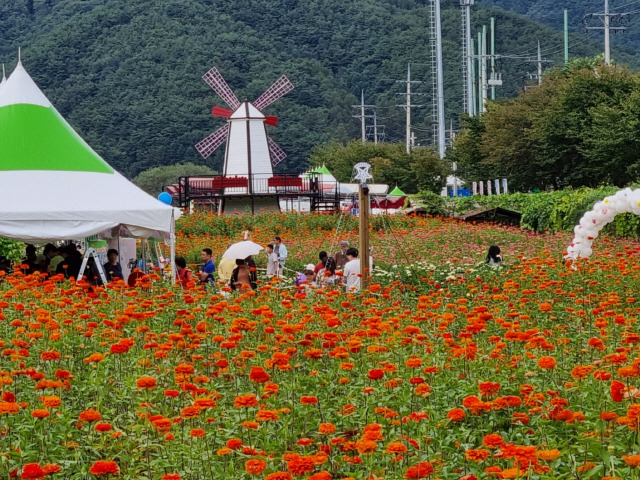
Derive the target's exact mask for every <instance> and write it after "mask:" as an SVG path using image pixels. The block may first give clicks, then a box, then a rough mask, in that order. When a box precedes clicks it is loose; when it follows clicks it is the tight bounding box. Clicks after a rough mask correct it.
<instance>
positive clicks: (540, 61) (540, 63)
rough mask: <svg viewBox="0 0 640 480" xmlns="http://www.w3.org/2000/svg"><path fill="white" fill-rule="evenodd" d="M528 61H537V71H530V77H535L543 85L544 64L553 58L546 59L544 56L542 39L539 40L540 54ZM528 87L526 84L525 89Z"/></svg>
mask: <svg viewBox="0 0 640 480" xmlns="http://www.w3.org/2000/svg"><path fill="white" fill-rule="evenodd" d="M527 62H529V63H535V64H536V73H529V74H528V75H529V78H530V79H535V80H537V82H538V85H542V77H543V74H542V66H543V64H545V63H551V60H544V59H543V58H542V50H541V49H540V40H538V54H537V55H536V57H535V58H531V59H529V60H527ZM526 89H527V87H526V86H525V90H526Z"/></svg>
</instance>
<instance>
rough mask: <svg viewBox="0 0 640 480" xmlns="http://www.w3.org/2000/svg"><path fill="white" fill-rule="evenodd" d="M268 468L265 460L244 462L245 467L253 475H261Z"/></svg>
mask: <svg viewBox="0 0 640 480" xmlns="http://www.w3.org/2000/svg"><path fill="white" fill-rule="evenodd" d="M265 468H267V463H266V462H265V461H264V460H256V459H252V460H247V461H246V462H245V464H244V469H245V471H246V472H247V473H249V474H251V475H260V474H262V472H264V469H265Z"/></svg>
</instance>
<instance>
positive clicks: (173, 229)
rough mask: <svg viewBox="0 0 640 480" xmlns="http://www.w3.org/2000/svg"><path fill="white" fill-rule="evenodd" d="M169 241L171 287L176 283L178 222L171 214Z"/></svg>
mask: <svg viewBox="0 0 640 480" xmlns="http://www.w3.org/2000/svg"><path fill="white" fill-rule="evenodd" d="M169 241H170V242H171V285H175V283H176V268H175V264H176V221H175V220H174V218H173V212H171V231H170V233H169Z"/></svg>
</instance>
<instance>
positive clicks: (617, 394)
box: [611, 380, 625, 402]
mask: <svg viewBox="0 0 640 480" xmlns="http://www.w3.org/2000/svg"><path fill="white" fill-rule="evenodd" d="M624 389H625V387H624V383H622V382H619V381H618V380H614V381H613V382H611V399H612V400H613V401H614V402H621V401H622V400H624Z"/></svg>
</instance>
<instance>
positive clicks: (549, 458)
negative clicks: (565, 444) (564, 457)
mask: <svg viewBox="0 0 640 480" xmlns="http://www.w3.org/2000/svg"><path fill="white" fill-rule="evenodd" d="M537 455H538V458H541V459H542V460H544V461H545V462H553V461H554V460H555V459H556V458H558V457H559V456H560V450H558V449H557V448H554V449H553V450H540V451H539V452H538V453H537Z"/></svg>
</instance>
